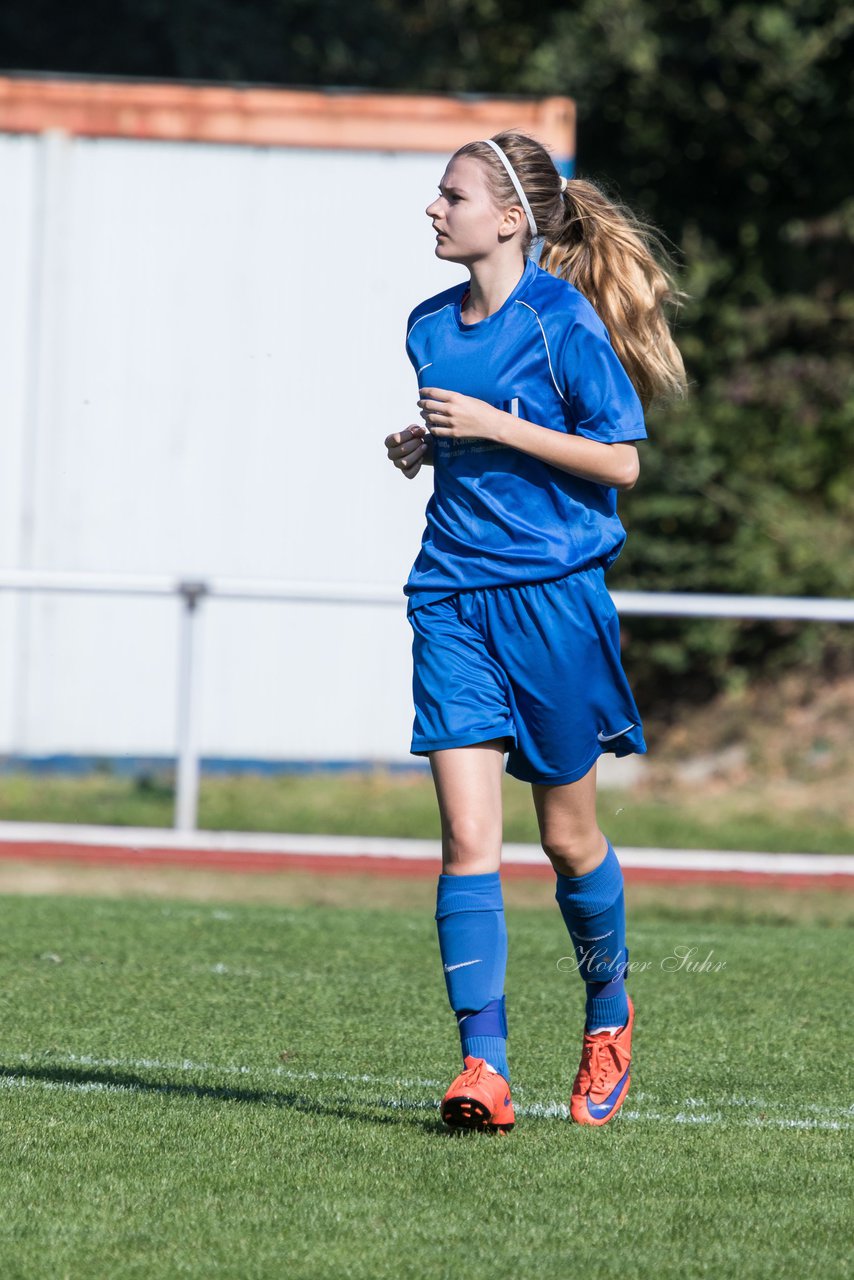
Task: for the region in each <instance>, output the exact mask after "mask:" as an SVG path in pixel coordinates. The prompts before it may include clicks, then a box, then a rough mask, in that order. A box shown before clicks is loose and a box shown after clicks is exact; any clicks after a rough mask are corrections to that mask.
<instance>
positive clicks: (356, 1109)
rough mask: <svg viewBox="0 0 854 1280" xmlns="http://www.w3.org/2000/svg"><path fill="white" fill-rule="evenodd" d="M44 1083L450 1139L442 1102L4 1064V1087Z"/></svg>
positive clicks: (74, 1089)
mask: <svg viewBox="0 0 854 1280" xmlns="http://www.w3.org/2000/svg"><path fill="white" fill-rule="evenodd" d="M4 1081H7V1082H8V1084H7V1085H6V1087H7V1088H8V1087H10V1086H14V1084H17V1083H21V1084H25V1085H26V1084H29V1083H35V1082H39V1083H41V1084H43V1085H46V1086H47V1087H48V1088H50V1087H51V1086H53V1087H56V1088H58V1089H64V1090H67V1091H68V1092H70V1093H96V1092H98V1091H101V1090H103V1092H105V1093H141V1094H152V1095H159V1096H161V1097H169V1098H193V1099H195V1100H197V1101H200V1102H238V1103H243V1104H244V1105H250V1106H252V1105H257V1106H265V1107H281V1108H283V1109H285V1110H288V1111H298V1112H302V1113H304V1114H310V1115H321V1116H332V1117H334V1118H335V1119H337V1120H356V1121H358V1122H359V1123H361V1124H371V1125H407V1126H409V1127H410V1128H413V1129H420V1130H421V1131H422V1132H423V1133H425V1134H440V1135H443V1136H445V1135H447V1134H448V1132H449V1131H448V1130H447V1129H446V1127H445V1125H444V1124H443V1123H442V1121H441V1120H440V1119H439V1118H438V1114H437V1111H438V1104H437V1103H436V1102H418V1101H412V1102H410V1101H404V1100H402V1099H394V1098H387V1099H383V1098H377V1099H375V1100H373V1101H371V1100H366V1101H365V1102H362V1103H360V1102H355V1101H353V1100H352V1099H350V1098H330V1099H325V1100H324V1099H320V1098H310V1097H307V1096H306V1095H305V1094H300V1093H292V1092H290V1091H283V1090H279V1089H263V1090H262V1089H228V1088H219V1087H215V1086H212V1085H204V1084H175V1083H174V1082H172V1081H169V1080H165V1081H164V1080H146V1079H145V1078H143V1077H142V1076H139V1075H135V1074H132V1073H128V1072H125V1071H105V1070H97V1071H95V1070H92V1069H88V1070H87V1069H84V1068H80V1067H58V1066H57V1067H51V1066H37V1065H32V1064H30V1063H26V1064H23V1065H22V1066H21V1067H18V1068H15V1067H8V1066H0V1088H2V1087H3V1082H4Z"/></svg>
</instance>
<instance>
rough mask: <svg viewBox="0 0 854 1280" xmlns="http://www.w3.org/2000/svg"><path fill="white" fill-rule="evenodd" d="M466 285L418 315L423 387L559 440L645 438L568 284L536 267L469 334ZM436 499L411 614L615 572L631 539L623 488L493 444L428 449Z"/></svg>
mask: <svg viewBox="0 0 854 1280" xmlns="http://www.w3.org/2000/svg"><path fill="white" fill-rule="evenodd" d="M466 288H467V285H466V284H465V283H461V284H458V285H455V286H454V287H453V288H451V289H447V290H445V292H444V293H440V294H437V295H436V296H435V297H433V298H429V299H428V300H427V301H426V302H422V303H421V305H420V306H418V307H416V308H415V310H414V311H413V312H412V314H411V316H410V317H409V323H408V326H407V328H408V332H407V337H406V351H407V355H408V356H409V359H410V360H411V362H412V365H413V368H414V369H415V371H416V373H417V376H418V384H419V387H440V388H443V389H444V390H446V391H456V392H459V393H461V394H462V395H467V396H474V397H476V398H477V399H478V400H485V401H486V402H487V403H489V404H491V405H494V406H495V407H496V408H499V409H503V410H505V411H506V412H508V413H512V414H515V415H516V416H518V417H520V418H524V419H525V420H527V421H528V422H533V423H536V424H538V425H539V426H541V427H547V428H548V429H549V430H552V431H564V432H569V433H572V434H577V435H581V436H587V437H588V438H589V439H591V440H600V441H603V442H604V443H609V444H610V443H613V442H615V441H618V440H641V439H644V438H645V437H646V429H645V427H644V420H643V410H642V407H641V404H640V401H639V399H638V397H637V394H636V392H635V389H634V387H633V386H632V383H631V381H630V380H629V377H628V374H627V373H626V371H625V369H624V368H623V366H622V364H621V363H620V361H619V359H618V358H617V356H616V354H615V352H614V349H613V347H612V346H611V343H610V341H609V338H608V332H607V330H606V328H605V326H604V325H603V323H602V321H601V320H600V319H599V317H598V315H597V314H596V312H595V310H594V309H593V307H592V306H591V304H590V303H589V302H588V301H587V299H586V298H585V297H584V296H583V294H581V293H580V292H579V291H578V290H577V289H576V288H575V287H574V286H573V285H571V284H570V283H569V282H568V281H566V280H562V279H559V278H558V277H556V276H553V275H551V274H550V273H549V272H548V271H544V270H542V268H541V267H538V266H537V264H536V263H535V262H534V261H533V259H528V260H527V261H526V264H525V269H524V272H523V273H522V276H521V278H520V280H519V283H518V284H517V286H516V288H515V289H514V290H513V292H512V293H511V294H510V296H509V298H508V299H507V301H506V302H505V303H504V305H503V306H502V307H501V308H500V309H499V310H498V311H496V312H495V313H494V315H491V316H487V317H486V319H484V320H480V321H479V322H478V323H477V324H465V323H464V322H463V320H462V315H461V309H460V307H461V302H462V298H463V295H464V293H465V291H466ZM433 461H434V490H433V495H432V497H431V498H430V501H429V503H428V505H427V513H426V514H427V527H426V529H425V531H424V537H423V539H422V544H421V551H420V553H419V555H418V558H417V560H416V562H415V564H414V566H413V568H412V572H411V573H410V575H409V580H408V582H407V584H406V587H405V588H404V590H405V592H406V594H407V595H408V596H409V597H410V608H414V607H417V606H418V605H420V604H423V603H426V602H427V601H430V600H437V599H440V598H441V597H442V596H447V595H450V594H453V593H454V592H457V591H460V590H465V589H469V588H478V587H489V586H506V585H510V584H513V583H528V582H542V581H547V580H549V579H554V578H560V577H563V576H564V575H565V574H567V573H571V572H573V571H574V570H576V569H582V568H586V567H588V566H593V565H601V566H602V567H603V568H607V567H608V566H609V565H611V564H612V563H613V562H614V560H616V558H617V556H618V555H619V553H620V550H621V548H622V546H623V543H624V542H625V537H626V535H625V531H624V529H623V526H622V524H621V523H620V520H619V517H618V516H617V495H616V490H615V489H613V488H609V487H608V486H606V485H602V484H597V483H595V482H594V481H591V480H584V479H582V478H581V477H579V476H573V475H570V474H569V473H568V472H565V471H560V470H558V469H557V468H555V467H552V466H549V465H548V463H545V462H540V461H539V460H538V459H536V458H532V457H530V456H529V455H528V454H525V453H522V452H521V451H520V450H517V449H513V448H512V447H509V446H505V445H499V444H496V443H494V442H492V441H489V440H449V439H439V438H438V437H434V439H433Z"/></svg>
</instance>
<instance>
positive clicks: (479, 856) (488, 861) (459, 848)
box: [442, 814, 501, 874]
mask: <svg viewBox="0 0 854 1280" xmlns="http://www.w3.org/2000/svg"><path fill="white" fill-rule="evenodd" d="M442 825H443V831H442V852H443V855H444V859H445V862H446V863H449V864H451V865H453V866H455V867H466V868H471V872H470V873H471V874H476V873H477V872H478V871H480V870H481V869H485V870H493V864H494V863H495V860H496V856H500V852H501V832H500V830H496V828H495V824H494V822H492V821H491V820H488V819H485V818H482V817H480V816H478V815H477V814H460V815H459V816H457V817H454V818H446V820H445V821H444V823H443V824H442Z"/></svg>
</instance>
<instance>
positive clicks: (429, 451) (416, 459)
mask: <svg viewBox="0 0 854 1280" xmlns="http://www.w3.org/2000/svg"><path fill="white" fill-rule="evenodd" d="M385 447H386V451H387V453H388V457H389V458H390V460H391V461H392V462H393V463H394V465H395V466H396V467H397V468H398V470H399V471H402V472H403V474H404V475H405V476H406V477H407V478H408V479H409V480H412V479H413V478H414V477H415V476H417V475H418V472H419V471H420V470H421V468H422V467H432V465H433V440H432V437H431V436H430V434H429V433H428V431H427V428H426V427H424V426H422V425H421V424H420V423H418V424H417V425H412V426H408V427H405V428H404V430H403V431H395V432H394V433H393V434H392V435H390V436H386V438H385Z"/></svg>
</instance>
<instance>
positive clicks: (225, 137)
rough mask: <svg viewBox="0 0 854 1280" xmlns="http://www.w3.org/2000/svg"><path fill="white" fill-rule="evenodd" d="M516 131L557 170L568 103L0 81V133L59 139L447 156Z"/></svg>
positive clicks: (568, 142)
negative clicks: (57, 135)
mask: <svg viewBox="0 0 854 1280" xmlns="http://www.w3.org/2000/svg"><path fill="white" fill-rule="evenodd" d="M508 128H518V129H522V130H524V131H525V132H527V133H531V134H533V135H534V137H536V138H538V139H539V140H540V141H541V142H543V143H544V144H545V145H546V146H547V147H549V148H550V150H551V151H552V152H553V153H554V154H555V157H556V159H557V160H558V161H559V162H560V163H561V166H562V167H563V166H564V165H566V164H567V163H568V162H571V160H572V158H573V156H574V155H575V104H574V102H573V101H572V99H571V98H562V97H550V98H537V99H534V98H486V97H484V98H477V97H455V96H452V95H447V96H444V95H442V96H440V95H428V94H424V95H422V94H400V93H370V92H365V93H362V92H359V91H355V90H352V91H338V90H328V89H326V90H324V89H275V88H251V87H247V88H242V87H235V86H232V85H194V84H182V83H177V82H176V83H163V84H160V83H152V82H149V81H142V80H115V81H113V80H101V79H89V78H86V77H79V78H68V79H63V78H55V77H37V78H36V77H27V76H20V77H19V76H0V132H5V133H43V132H45V131H47V130H51V129H56V130H61V131H62V132H65V133H68V134H72V135H77V136H82V137H98V138H145V139H158V140H161V141H172V142H212V143H229V144H233V145H244V146H273V147H312V148H343V149H346V150H352V149H356V150H371V151H374V150H376V151H432V152H441V153H447V152H449V151H453V150H454V149H455V148H456V147H458V146H461V145H462V144H463V143H464V142H468V141H470V140H471V139H472V138H477V137H489V136H490V134H493V133H497V132H499V131H500V130H502V129H508Z"/></svg>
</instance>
